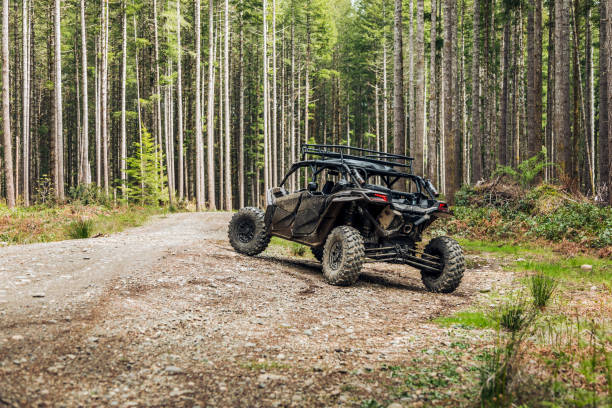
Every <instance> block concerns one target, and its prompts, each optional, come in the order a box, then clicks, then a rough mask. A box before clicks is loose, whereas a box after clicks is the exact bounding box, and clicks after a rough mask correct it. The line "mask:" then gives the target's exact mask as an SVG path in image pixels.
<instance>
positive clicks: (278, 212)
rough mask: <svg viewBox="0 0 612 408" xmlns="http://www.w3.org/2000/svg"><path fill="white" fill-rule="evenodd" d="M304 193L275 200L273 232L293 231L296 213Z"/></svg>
mask: <svg viewBox="0 0 612 408" xmlns="http://www.w3.org/2000/svg"><path fill="white" fill-rule="evenodd" d="M303 194H304V193H294V194H289V195H287V196H284V197H279V198H277V199H276V200H274V207H275V209H274V214H273V215H272V230H273V231H288V230H290V229H291V225H292V224H293V220H294V218H295V213H296V211H297V209H298V206H299V205H300V201H301V199H302V195H303Z"/></svg>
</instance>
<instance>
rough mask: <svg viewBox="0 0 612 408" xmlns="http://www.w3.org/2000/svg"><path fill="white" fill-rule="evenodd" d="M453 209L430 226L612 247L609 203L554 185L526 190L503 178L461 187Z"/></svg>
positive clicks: (459, 233)
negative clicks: (449, 213)
mask: <svg viewBox="0 0 612 408" xmlns="http://www.w3.org/2000/svg"><path fill="white" fill-rule="evenodd" d="M453 213H454V217H453V218H451V219H449V220H446V221H443V222H441V223H440V224H439V225H437V226H436V227H435V228H437V229H438V230H439V231H440V233H444V234H450V235H453V236H456V237H461V238H466V239H487V240H492V241H504V242H508V241H514V242H516V241H520V242H529V241H534V240H545V241H549V242H550V243H563V242H567V243H572V244H574V245H575V246H577V247H579V248H585V249H591V250H597V251H603V252H604V253H605V255H608V256H609V255H610V251H609V249H610V248H611V247H612V207H610V206H602V205H599V204H596V203H594V202H591V201H589V200H588V199H586V198H584V197H581V196H577V195H572V194H570V193H568V192H566V191H565V190H563V188H561V187H559V186H554V185H540V186H537V187H535V188H531V189H527V188H525V187H524V186H522V185H520V184H517V183H516V182H514V181H512V180H507V179H502V181H501V182H500V181H499V180H491V181H488V182H486V183H483V184H482V185H479V186H476V187H469V186H465V187H463V188H462V189H461V190H460V191H459V192H458V193H457V195H456V196H455V206H454V207H453ZM606 249H607V250H606Z"/></svg>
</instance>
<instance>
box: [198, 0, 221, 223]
mask: <svg viewBox="0 0 612 408" xmlns="http://www.w3.org/2000/svg"><path fill="white" fill-rule="evenodd" d="M214 50H215V38H214V10H213V0H208V107H207V115H206V133H207V135H206V136H207V143H206V144H207V146H206V148H207V157H208V163H207V164H208V209H209V210H210V211H214V210H216V209H217V204H216V202H215V200H216V197H215V122H214V120H215V119H214V115H215V51H214ZM198 73H199V71H198ZM198 73H196V75H197V74H198ZM198 98H199V93H198ZM200 127H201V125H200ZM201 148H203V147H201ZM201 171H202V190H203V189H204V184H203V183H204V181H203V178H204V177H203V172H204V167H203V166H202V169H201Z"/></svg>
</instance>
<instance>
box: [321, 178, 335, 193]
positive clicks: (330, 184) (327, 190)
mask: <svg viewBox="0 0 612 408" xmlns="http://www.w3.org/2000/svg"><path fill="white" fill-rule="evenodd" d="M335 184H336V183H334V182H333V181H332V180H327V181H326V182H325V185H324V186H323V189H322V190H321V192H322V193H323V194H326V195H327V194H331V192H332V190H333V188H334V185H335Z"/></svg>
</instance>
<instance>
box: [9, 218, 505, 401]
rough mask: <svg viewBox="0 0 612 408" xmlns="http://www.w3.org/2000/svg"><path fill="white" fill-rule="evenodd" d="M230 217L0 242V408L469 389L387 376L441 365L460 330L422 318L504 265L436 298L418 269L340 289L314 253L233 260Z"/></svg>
mask: <svg viewBox="0 0 612 408" xmlns="http://www.w3.org/2000/svg"><path fill="white" fill-rule="evenodd" d="M229 217H230V215H229V214H226V213H199V214H193V213H191V214H174V215H170V216H167V217H162V218H158V219H156V220H154V221H152V222H151V223H149V224H147V225H145V226H143V227H139V228H135V229H132V230H130V231H126V232H123V233H120V234H116V235H113V236H109V237H101V238H92V239H86V240H73V241H64V242H56V243H49V244H35V245H27V246H13V247H6V248H0V406H2V405H7V406H38V405H42V406H47V405H48V406H57V405H60V406H188V407H193V406H201V407H205V406H220V407H226V406H245V407H246V406H363V404H374V400H375V401H377V402H376V403H380V404H383V406H385V405H389V404H392V403H396V404H400V406H404V405H405V406H413V405H414V406H428V405H430V404H431V403H432V401H437V402H436V403H435V404H436V405H440V404H442V405H444V404H445V405H455V404H456V403H457V399H459V400H461V398H464V399H466V398H467V399H469V392H467V390H464V388H465V387H463V386H462V383H463V382H464V381H462V378H463V377H464V376H466V375H471V372H470V371H469V368H468V367H467V365H469V364H468V363H467V362H466V363H465V365H466V367H461V365H462V363H461V362H459V363H457V364H456V365H455V367H456V369H453V370H451V371H448V370H447V372H445V373H443V374H440V373H439V372H437V371H436V372H435V373H434V372H433V371H432V373H431V374H426V375H430V376H434V377H436V378H438V377H440V375H442V376H443V377H444V376H445V378H446V377H448V378H446V380H448V381H450V382H448V381H447V383H448V384H451V385H452V387H454V388H456V389H457V390H459V391H461V390H463V391H465V392H466V393H465V395H464V396H463V397H461V396H460V395H456V392H455V391H454V390H453V392H449V390H450V388H449V387H443V388H444V389H441V390H440V392H439V393H438V394H435V395H434V396H433V397H432V395H433V394H431V393H427V394H423V393H420V392H418V391H415V392H406V390H410V389H411V388H406V384H404V383H401V382H402V381H404V380H403V379H402V380H399V379H398V378H403V377H398V376H396V375H394V373H395V372H396V371H394V370H396V369H397V370H408V371H409V370H412V369H414V370H417V365H418V366H419V367H420V366H421V365H423V364H425V362H427V361H429V362H432V363H434V366H433V367H434V368H435V367H438V366H437V365H435V362H436V361H437V360H438V358H439V357H438V356H439V355H440V350H453V347H454V346H453V344H455V343H453V342H456V339H457V336H461V333H459V334H458V333H457V330H455V329H449V328H442V327H440V326H438V325H437V324H435V323H433V322H431V319H432V318H434V317H436V316H439V315H441V314H448V313H451V312H452V311H453V310H457V309H460V308H463V307H466V306H467V305H469V304H470V303H471V302H473V301H475V299H476V298H477V297H478V295H479V292H480V291H481V290H483V288H490V287H491V286H493V287H495V286H497V285H503V284H505V283H507V282H508V281H509V280H510V279H511V275H510V274H509V273H506V272H504V271H502V270H501V269H500V268H498V267H495V266H492V265H487V264H486V263H482V262H481V264H482V266H480V267H477V268H473V269H469V270H468V271H467V272H466V276H465V278H464V281H463V283H462V285H461V286H460V288H459V289H458V290H457V291H456V292H455V293H453V294H451V295H441V294H430V293H428V292H425V291H424V289H423V286H422V284H421V282H420V278H419V274H418V272H417V271H416V270H413V269H410V268H407V267H405V266H396V265H385V264H368V265H367V266H366V267H365V268H364V271H363V273H362V275H361V278H360V280H359V282H358V283H357V284H356V285H355V286H352V287H349V288H338V287H333V286H329V285H327V284H326V283H325V282H324V281H323V279H322V276H321V271H320V266H319V264H318V263H316V262H315V261H313V260H308V259H299V258H298V259H297V260H296V259H295V258H291V257H288V256H287V255H286V254H284V253H283V252H282V251H281V250H280V249H279V248H278V247H277V248H270V249H269V250H268V251H266V252H265V253H264V254H262V255H261V256H258V257H254V258H249V257H245V256H242V255H239V254H236V253H235V252H234V251H233V250H232V248H231V247H230V245H229V243H228V242H227V238H226V227H227V223H228V221H229ZM469 264H470V263H469ZM471 264H473V262H472V263H471ZM468 340H469V343H470V344H475V343H477V342H478V339H468ZM466 347H467V346H466ZM469 347H471V345H470V346H469ZM468 351H469V350H468ZM459 355H460V354H453V356H454V357H453V358H459V357H457V356H459ZM446 359H447V360H448V357H446ZM398 367H399V368H398ZM411 367H412V368H411ZM418 369H419V370H420V368H418ZM420 372H421V371H419V373H420ZM442 384H443V383H442ZM402 387H403V388H402ZM434 397H435V398H437V400H436V399H435V398H434ZM370 406H377V405H370ZM396 406H397V405H396Z"/></svg>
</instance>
